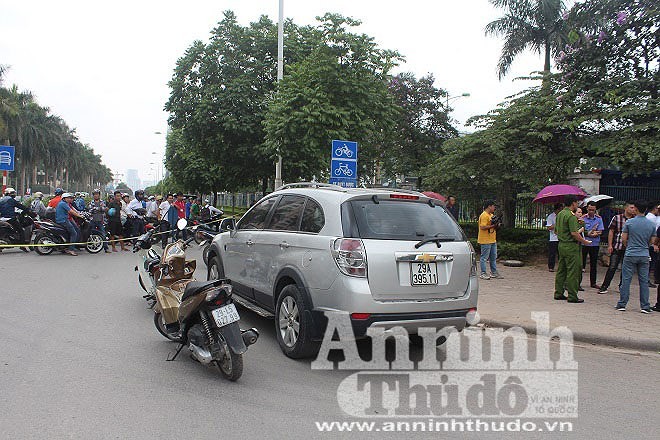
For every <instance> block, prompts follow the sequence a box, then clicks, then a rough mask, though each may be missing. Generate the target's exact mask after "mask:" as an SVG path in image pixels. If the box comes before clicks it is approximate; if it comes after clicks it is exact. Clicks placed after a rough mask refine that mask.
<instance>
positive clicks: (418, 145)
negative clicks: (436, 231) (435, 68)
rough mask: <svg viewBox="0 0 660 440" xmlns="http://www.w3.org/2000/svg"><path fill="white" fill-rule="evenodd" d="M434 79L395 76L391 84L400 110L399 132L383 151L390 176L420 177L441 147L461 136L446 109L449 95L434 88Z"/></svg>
mask: <svg viewBox="0 0 660 440" xmlns="http://www.w3.org/2000/svg"><path fill="white" fill-rule="evenodd" d="M434 83H435V79H434V78H433V75H430V74H429V75H427V76H425V77H422V78H420V79H416V78H415V75H413V74H412V73H401V74H399V75H396V76H395V77H394V78H392V80H391V81H390V84H389V91H390V93H391V94H392V95H393V96H394V102H395V103H396V105H397V106H399V107H400V108H401V111H400V112H398V113H397V114H396V128H395V130H394V132H393V133H392V136H391V138H389V139H388V140H387V141H386V144H385V146H384V148H383V153H384V154H383V156H382V162H383V165H384V169H385V170H386V171H387V172H389V173H391V174H408V175H413V176H420V177H419V181H418V187H420V188H421V187H422V181H421V179H422V178H421V174H420V173H421V171H422V170H423V169H424V168H426V167H427V166H428V165H429V162H430V161H433V160H434V159H435V157H436V156H437V155H438V154H440V151H441V147H442V144H443V143H444V142H445V141H446V140H447V139H451V138H453V137H456V136H457V135H458V131H457V130H456V128H454V126H452V125H451V120H450V118H449V115H448V109H447V108H446V106H445V105H446V98H447V96H448V95H447V92H446V91H445V90H443V89H438V88H436V87H435V86H434Z"/></svg>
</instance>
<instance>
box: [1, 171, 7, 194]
mask: <svg viewBox="0 0 660 440" xmlns="http://www.w3.org/2000/svg"><path fill="white" fill-rule="evenodd" d="M6 189H7V171H3V172H2V194H3V195H4V194H5V190H6Z"/></svg>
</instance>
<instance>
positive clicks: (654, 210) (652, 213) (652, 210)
mask: <svg viewBox="0 0 660 440" xmlns="http://www.w3.org/2000/svg"><path fill="white" fill-rule="evenodd" d="M658 214H660V205H658V203H655V204H653V205H649V212H648V213H646V216H645V217H646V219H647V220H649V221H651V223H653V224H654V225H655V229H658V228H660V215H658ZM649 254H650V256H651V264H649V287H656V285H655V284H653V282H652V281H651V280H652V279H653V278H651V272H652V271H653V268H654V267H655V262H656V261H657V260H658V253H657V252H655V250H654V249H653V246H650V247H649ZM655 277H656V278H658V274H655Z"/></svg>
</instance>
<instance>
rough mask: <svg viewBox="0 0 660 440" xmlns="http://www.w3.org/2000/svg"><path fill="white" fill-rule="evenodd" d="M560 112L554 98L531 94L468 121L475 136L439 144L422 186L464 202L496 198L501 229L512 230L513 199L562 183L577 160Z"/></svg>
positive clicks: (578, 155) (576, 150)
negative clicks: (453, 195) (440, 145)
mask: <svg viewBox="0 0 660 440" xmlns="http://www.w3.org/2000/svg"><path fill="white" fill-rule="evenodd" d="M564 112H565V110H564V109H563V108H562V107H561V106H560V105H559V103H558V102H557V101H556V99H555V97H554V96H553V95H548V94H547V93H546V92H545V91H542V90H539V89H534V90H530V91H527V92H525V93H523V94H521V95H520V96H518V97H516V98H515V99H513V100H511V101H509V102H507V103H505V104H503V105H501V106H500V107H498V108H497V109H495V110H493V111H491V112H490V113H489V114H487V115H484V116H478V117H475V118H471V119H470V120H468V124H470V125H473V126H474V127H475V128H477V129H478V131H476V132H474V133H471V134H468V135H466V136H462V137H459V138H454V139H450V140H448V141H447V142H446V143H445V144H444V146H443V152H442V154H441V155H440V156H439V157H438V158H437V160H436V161H435V163H434V164H433V165H432V166H430V167H429V168H428V169H427V171H426V176H427V179H428V180H427V183H429V184H431V185H432V186H433V187H434V189H435V190H437V191H440V192H447V191H449V192H451V193H455V194H460V195H461V196H462V197H463V198H473V199H478V200H483V199H484V198H486V197H492V196H495V197H496V199H497V200H499V202H500V204H501V206H502V208H503V214H504V218H503V220H504V224H505V226H513V224H514V220H515V218H514V214H515V207H516V201H517V196H518V194H519V193H521V192H527V191H529V190H538V189H539V188H541V187H543V186H545V185H547V184H548V183H549V182H558V181H561V180H562V179H563V178H564V177H565V176H566V175H567V173H568V172H569V171H570V170H571V169H572V165H573V164H575V163H577V160H578V158H579V157H580V154H581V152H580V151H579V150H578V149H575V148H574V147H573V146H572V144H573V140H574V137H575V135H574V133H573V132H572V131H571V129H570V127H569V126H568V125H567V124H566V123H565V121H566V120H567V119H569V115H568V114H564Z"/></svg>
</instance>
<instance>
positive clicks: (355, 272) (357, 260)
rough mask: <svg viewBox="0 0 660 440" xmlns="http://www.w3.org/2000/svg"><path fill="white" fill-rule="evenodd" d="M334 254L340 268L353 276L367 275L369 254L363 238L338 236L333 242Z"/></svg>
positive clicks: (344, 272)
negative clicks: (365, 249) (365, 248)
mask: <svg viewBox="0 0 660 440" xmlns="http://www.w3.org/2000/svg"><path fill="white" fill-rule="evenodd" d="M332 256H333V257H334V258H335V263H337V267H339V270H340V271H341V272H342V273H343V274H346V275H350V276H353V277H366V276H367V255H366V253H365V251H364V245H363V244H362V240H359V239H356V238H338V239H336V240H335V241H334V243H333V244H332Z"/></svg>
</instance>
